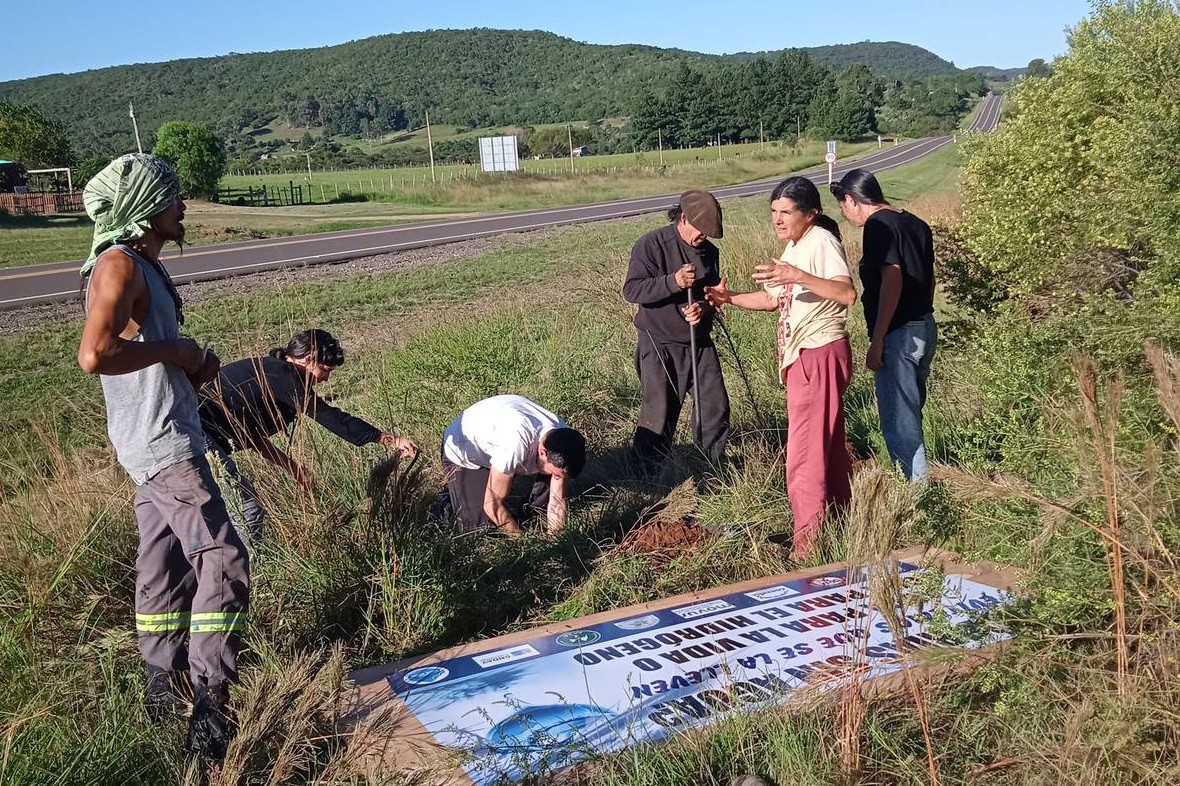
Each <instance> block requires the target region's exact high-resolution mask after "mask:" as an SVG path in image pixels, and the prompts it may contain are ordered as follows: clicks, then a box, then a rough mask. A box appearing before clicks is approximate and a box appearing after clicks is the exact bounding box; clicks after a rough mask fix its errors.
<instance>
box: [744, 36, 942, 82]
mask: <svg viewBox="0 0 1180 786" xmlns="http://www.w3.org/2000/svg"><path fill="white" fill-rule="evenodd" d="M803 51H805V52H807V54H809V55H811V56H812V57H813V58H815V59H816V60H818V61H819V62H820V63H823V64H824V65H825V66H827V67H828V68H830V69H831V70H832V71H843V70H844V69H845V68H847V67H848V66H851V65H856V64H857V63H861V64H863V65H866V66H868V68H869V70H870V71H872V72H873V74H875V75H876V76H879V77H889V78H893V79H929V78H930V77H937V76H950V75H953V74H955V73H957V72H958V70H959V69H957V68H955V64H954V63H951V62H949V61H947V60H943V59H942V58H941V57H939V56H938V55H936V54H934V53H933V52H931V51H929V50H927V49H923V48H922V47H920V46H915V45H913V44H903V43H901V42H899V41H880V42H878V41H861V42H860V43H856V44H833V45H831V46H814V47H807V48H804V50H803ZM777 54H778V52H777V51H775V52H741V53H739V54H736V55H729V56H728V57H729V58H730V59H733V60H738V61H747V60H753V59H755V58H758V57H773V56H775V55H777Z"/></svg>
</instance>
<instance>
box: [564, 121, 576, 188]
mask: <svg viewBox="0 0 1180 786" xmlns="http://www.w3.org/2000/svg"><path fill="white" fill-rule="evenodd" d="M565 134H566V138H567V139H568V140H569V145H570V174H571V175H572V174H573V173H574V131H573V129H572V128H571V127H570V124H569V123H566V124H565Z"/></svg>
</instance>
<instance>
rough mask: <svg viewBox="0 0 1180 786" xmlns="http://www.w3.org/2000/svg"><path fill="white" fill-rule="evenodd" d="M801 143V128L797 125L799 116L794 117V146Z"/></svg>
mask: <svg viewBox="0 0 1180 786" xmlns="http://www.w3.org/2000/svg"><path fill="white" fill-rule="evenodd" d="M802 141H803V126H801V125H799V115H795V144H796V145H798V144H800V143H801V142H802Z"/></svg>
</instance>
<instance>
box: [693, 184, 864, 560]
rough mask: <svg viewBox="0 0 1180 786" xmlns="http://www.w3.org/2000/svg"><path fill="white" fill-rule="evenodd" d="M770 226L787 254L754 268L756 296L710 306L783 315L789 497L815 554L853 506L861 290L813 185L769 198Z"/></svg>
mask: <svg viewBox="0 0 1180 786" xmlns="http://www.w3.org/2000/svg"><path fill="white" fill-rule="evenodd" d="M770 219H771V223H772V225H773V226H774V230H775V232H776V233H777V234H778V237H779V239H780V240H784V241H786V244H787V245H786V248H785V249H784V250H783V253H782V256H781V257H780V258H779V259H777V260H771V261H770V262H769V263H768V264H762V265H758V266H757V267H755V268H754V275H753V278H754V281H756V282H757V283H759V284H761V285H762V289H761V290H756V291H754V292H731V291H730V290H729V288H728V284H727V281H726V280H725V279H722V280H721V283H720V284H719V285H718V286H715V287H709V288H707V289H706V290H705V295H706V297H707V298H708V299H709V302H710V303H712V304H713V306H714V307H720V306H723V305H725V304H727V303H732V304H733V305H735V306H737V307H738V308H744V309H748V310H751V311H776V310H777V311H778V312H779V319H778V356H779V376H780V378H781V379H782V382H783V384H784V385H785V386H786V390H787V467H786V475H787V496H788V497H789V498H790V500H791V512H792V514H793V516H794V519H795V527H794V530H795V532H794V544H793V553H794V556H795V557H797V558H800V559H804V558H808V557H810V556H811V555H812V553H813V552H814V550H815V546H816V540H817V536H818V534H819V527H820V524H821V522H822V521H823V516H824V511H825V509H826V508H827V506H828V505H834V506H837V507H843V506H847V504H848V502H849V500H850V499H851V496H852V491H851V474H852V463H851V458H850V457H849V455H848V450H847V448H846V446H845V433H844V391H845V390H846V389H847V388H848V382H849V380H850V379H851V377H852V348H851V345H850V344H849V342H848V308H849V306H851V305H852V304H853V303H854V302H855V301H856V289H855V288H854V287H853V285H852V277H851V276H850V275H849V272H848V262H847V261H846V259H845V257H844V247H843V246H842V245H841V243H840V229H839V227H838V226H837V225H836V222H835V221H834V220H832V219H831V218H830V217H828V216H825V215H824V213H823V207H822V206H821V205H820V201H819V191H818V190H817V189H816V187H815V184H813V183H812V182H811V181H810V180H808V179H806V178H803V177H789V178H787V179H786V180H784V181H783V182H781V183H779V184H778V185H777V186H775V188H774V191H772V192H771V195H770Z"/></svg>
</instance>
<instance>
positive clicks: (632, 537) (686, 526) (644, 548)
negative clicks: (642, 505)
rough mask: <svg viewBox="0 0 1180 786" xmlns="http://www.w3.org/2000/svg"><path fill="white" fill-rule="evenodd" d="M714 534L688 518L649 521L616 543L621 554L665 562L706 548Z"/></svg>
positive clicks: (715, 537)
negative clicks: (638, 555) (640, 555)
mask: <svg viewBox="0 0 1180 786" xmlns="http://www.w3.org/2000/svg"><path fill="white" fill-rule="evenodd" d="M716 539H717V536H716V535H715V534H713V533H712V532H710V531H709V530H707V529H705V528H704V527H700V526H697V524H695V523H694V522H693V521H692V520H691V518H686V519H682V520H679V521H660V520H656V521H649V522H647V523H645V524H640V525H639V526H638V527H636V528H635V529H633V530H631V531H630V532H628V533H627V536H626V537H625V538H623V542H622V543H620V544H619V549H618V550H619V552H621V553H623V554H642V555H645V556H647V557H648V558H649V559H652V560H653V561H655V562H657V563H667V562H671V561H672V560H674V559H676V558H677V557H682V556H685V555H687V554H692V553H695V552H698V551H700V550H701V549H703V548H705V547H706V546H708V545H709V544H711V543H712V542H713V541H715V540H716Z"/></svg>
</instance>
